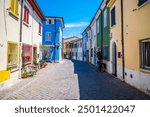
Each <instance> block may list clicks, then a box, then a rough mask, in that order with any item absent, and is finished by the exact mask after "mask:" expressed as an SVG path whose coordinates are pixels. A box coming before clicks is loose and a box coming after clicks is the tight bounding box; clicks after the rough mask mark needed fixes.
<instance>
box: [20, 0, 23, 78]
mask: <svg viewBox="0 0 150 117" xmlns="http://www.w3.org/2000/svg"><path fill="white" fill-rule="evenodd" d="M23 2H24V0H21V11H20V32H19V36H20V37H19V38H20V39H19V79H21V69H22V17H23Z"/></svg>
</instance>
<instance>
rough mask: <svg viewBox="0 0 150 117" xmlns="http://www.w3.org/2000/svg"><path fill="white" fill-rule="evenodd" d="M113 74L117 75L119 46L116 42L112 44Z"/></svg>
mask: <svg viewBox="0 0 150 117" xmlns="http://www.w3.org/2000/svg"><path fill="white" fill-rule="evenodd" d="M112 74H113V75H114V76H117V47H116V43H113V45H112Z"/></svg>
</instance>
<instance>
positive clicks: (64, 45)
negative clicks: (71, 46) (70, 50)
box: [63, 43, 67, 58]
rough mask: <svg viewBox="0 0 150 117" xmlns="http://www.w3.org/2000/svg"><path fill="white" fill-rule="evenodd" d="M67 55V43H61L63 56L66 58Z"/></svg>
mask: <svg viewBox="0 0 150 117" xmlns="http://www.w3.org/2000/svg"><path fill="white" fill-rule="evenodd" d="M66 55H67V44H66V43H63V58H66Z"/></svg>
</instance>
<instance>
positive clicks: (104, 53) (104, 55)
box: [103, 46, 109, 60]
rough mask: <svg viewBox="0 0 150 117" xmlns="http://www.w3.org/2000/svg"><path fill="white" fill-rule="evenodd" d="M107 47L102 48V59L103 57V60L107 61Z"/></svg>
mask: <svg viewBox="0 0 150 117" xmlns="http://www.w3.org/2000/svg"><path fill="white" fill-rule="evenodd" d="M108 49H109V48H108V46H104V47H103V57H104V60H108V56H109V50H108Z"/></svg>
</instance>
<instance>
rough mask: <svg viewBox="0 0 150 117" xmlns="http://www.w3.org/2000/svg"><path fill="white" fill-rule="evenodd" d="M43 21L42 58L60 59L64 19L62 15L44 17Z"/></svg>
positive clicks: (55, 60)
mask: <svg viewBox="0 0 150 117" xmlns="http://www.w3.org/2000/svg"><path fill="white" fill-rule="evenodd" d="M45 19H46V20H45V21H43V41H42V45H43V53H42V59H43V60H46V61H52V62H60V61H61V60H62V42H63V41H62V39H63V37H62V36H63V28H64V27H65V26H64V20H63V18H62V17H46V18H45Z"/></svg>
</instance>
